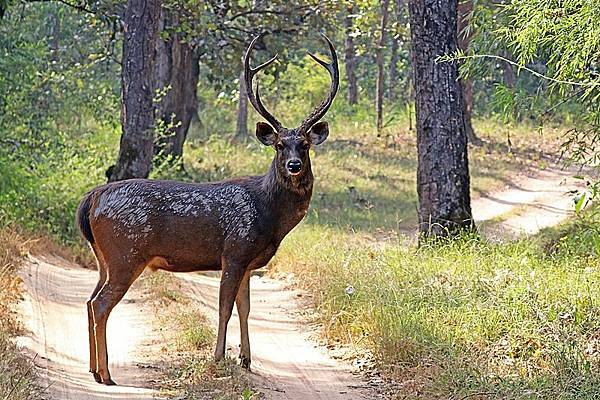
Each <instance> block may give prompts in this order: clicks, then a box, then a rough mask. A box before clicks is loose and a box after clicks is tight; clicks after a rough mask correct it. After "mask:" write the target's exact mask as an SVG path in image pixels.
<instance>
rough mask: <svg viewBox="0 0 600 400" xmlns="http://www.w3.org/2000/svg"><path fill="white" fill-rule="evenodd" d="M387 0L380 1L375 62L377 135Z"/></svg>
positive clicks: (380, 120) (378, 130) (381, 90)
mask: <svg viewBox="0 0 600 400" xmlns="http://www.w3.org/2000/svg"><path fill="white" fill-rule="evenodd" d="M389 4H390V1H389V0H382V1H381V26H380V27H381V30H380V35H379V42H378V43H377V50H376V55H375V56H376V61H377V89H376V93H375V109H376V112H377V134H380V133H381V130H382V129H383V91H384V90H385V88H384V79H385V71H384V65H383V56H384V54H383V50H384V49H385V41H386V38H387V29H386V26H387V20H388V14H389V10H388V8H389Z"/></svg>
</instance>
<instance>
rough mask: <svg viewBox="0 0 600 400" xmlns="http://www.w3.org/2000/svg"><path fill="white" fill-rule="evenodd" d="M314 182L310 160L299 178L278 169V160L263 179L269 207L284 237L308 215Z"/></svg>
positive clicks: (274, 161)
mask: <svg viewBox="0 0 600 400" xmlns="http://www.w3.org/2000/svg"><path fill="white" fill-rule="evenodd" d="M313 182H314V178H313V174H312V170H311V168H310V160H308V164H307V165H306V166H305V169H304V172H303V173H302V174H300V175H298V176H290V175H289V174H288V173H287V172H285V171H281V170H280V169H279V168H277V164H276V160H273V162H272V163H271V167H270V168H269V172H268V173H267V174H266V175H265V176H264V177H263V182H262V188H263V190H264V191H265V193H266V194H267V196H266V197H267V202H268V203H269V204H268V207H269V208H270V209H271V210H273V216H274V217H275V218H276V219H277V220H278V226H279V227H280V231H281V232H280V233H281V234H282V235H283V236H285V235H286V234H287V233H288V232H289V231H290V230H292V228H294V226H296V225H297V224H298V223H299V222H300V220H302V218H304V216H305V215H306V213H307V211H308V206H309V204H310V198H311V196H312V189H313ZM283 236H282V237H281V239H283Z"/></svg>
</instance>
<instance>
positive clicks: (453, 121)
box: [409, 0, 474, 237]
mask: <svg viewBox="0 0 600 400" xmlns="http://www.w3.org/2000/svg"><path fill="white" fill-rule="evenodd" d="M456 1H457V0H410V1H409V14H410V26H411V39H412V40H411V45H412V65H413V82H414V88H415V108H416V117H417V151H418V169H417V192H418V196H419V232H420V233H421V235H422V236H424V237H428V236H434V237H436V236H447V235H452V234H455V233H457V232H458V231H460V230H461V229H471V228H473V227H474V225H473V218H472V216H471V200H470V195H469V162H468V157H467V136H466V127H465V115H464V109H463V106H462V90H461V87H460V84H459V83H458V65H457V64H456V63H448V62H443V63H438V62H436V58H437V57H439V56H442V55H444V54H453V53H454V52H455V51H456V49H457V29H456V25H457V4H456Z"/></svg>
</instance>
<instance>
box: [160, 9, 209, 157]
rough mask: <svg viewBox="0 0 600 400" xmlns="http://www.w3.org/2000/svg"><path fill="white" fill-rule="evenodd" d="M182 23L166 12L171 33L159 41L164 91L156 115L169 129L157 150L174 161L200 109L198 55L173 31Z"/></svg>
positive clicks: (164, 20) (166, 25)
mask: <svg viewBox="0 0 600 400" xmlns="http://www.w3.org/2000/svg"><path fill="white" fill-rule="evenodd" d="M178 23H179V22H178V19H177V17H176V16H173V15H169V13H168V12H165V14H164V16H163V18H162V22H161V31H163V32H165V33H167V32H168V37H167V38H166V39H163V38H159V39H158V40H157V43H156V52H157V62H156V68H155V74H156V90H157V91H158V92H159V93H162V98H161V99H160V101H159V102H158V103H156V116H157V118H160V120H161V121H162V124H163V126H164V128H165V129H164V131H163V132H160V136H159V137H158V138H157V140H156V143H155V148H154V153H155V154H156V155H158V156H159V158H161V159H164V160H169V161H171V162H178V161H179V160H180V159H181V156H182V155H183V144H184V142H185V139H186V137H187V132H188V129H189V127H190V123H191V121H192V118H193V117H194V115H195V114H197V112H198V100H197V98H196V89H197V86H198V73H199V71H198V57H197V56H196V54H195V52H194V49H193V48H192V46H191V45H190V44H189V43H187V42H186V41H185V40H184V39H183V38H182V36H181V34H179V33H176V32H169V28H170V27H173V26H177V25H178Z"/></svg>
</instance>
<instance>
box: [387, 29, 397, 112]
mask: <svg viewBox="0 0 600 400" xmlns="http://www.w3.org/2000/svg"><path fill="white" fill-rule="evenodd" d="M392 40H393V41H392V57H391V58H390V83H389V84H388V99H389V100H390V101H394V100H396V91H397V89H398V88H397V87H396V86H397V85H398V47H399V43H398V38H396V37H395V38H393V39H392Z"/></svg>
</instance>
